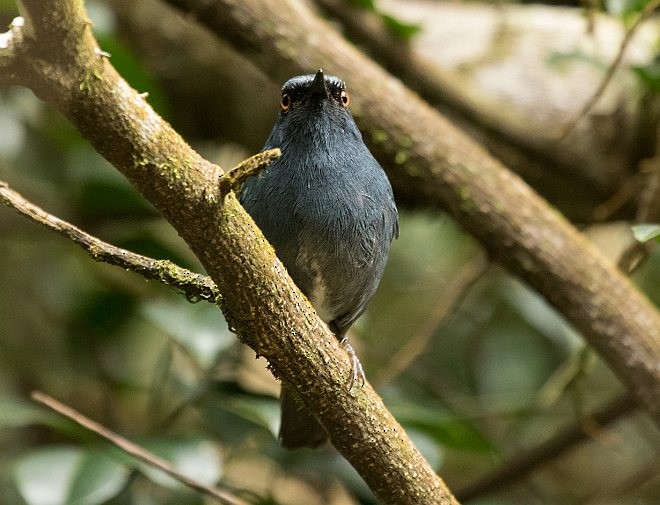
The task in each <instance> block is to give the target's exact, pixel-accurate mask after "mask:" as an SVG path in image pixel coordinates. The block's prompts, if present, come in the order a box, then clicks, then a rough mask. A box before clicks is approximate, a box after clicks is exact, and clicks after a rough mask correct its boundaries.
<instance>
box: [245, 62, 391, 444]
mask: <svg viewBox="0 0 660 505" xmlns="http://www.w3.org/2000/svg"><path fill="white" fill-rule="evenodd" d="M348 106H349V95H348V92H347V91H346V85H345V84H344V81H342V80H340V79H338V78H337V77H332V76H324V75H323V71H322V70H319V71H318V72H317V73H316V75H301V76H297V77H293V78H291V79H289V80H288V81H287V82H286V83H285V84H284V86H283V87H282V98H281V102H280V109H281V110H280V114H279V118H278V119H277V122H276V123H275V126H274V127H273V130H272V131H271V133H270V136H269V137H268V140H267V141H266V145H265V146H264V149H272V148H274V147H279V148H280V149H281V150H282V155H281V156H280V158H278V159H277V160H275V161H274V162H273V163H272V164H271V165H270V166H269V167H268V168H266V169H265V170H264V171H263V172H261V173H260V174H259V175H256V176H254V177H251V178H249V179H248V180H247V181H246V182H245V184H244V185H243V188H242V190H241V194H240V201H241V203H242V204H243V206H244V207H245V210H247V212H248V213H249V214H250V215H251V216H252V218H253V219H254V221H255V222H256V223H257V225H258V226H259V228H260V229H261V230H262V232H263V233H264V235H265V236H266V238H267V239H268V241H269V242H270V243H271V244H272V245H273V247H274V248H275V252H276V254H277V256H278V257H279V259H280V260H281V261H282V263H283V264H284V266H285V267H286V268H287V270H288V272H289V274H290V275H291V278H292V279H293V280H294V282H295V283H296V285H297V286H298V287H299V288H300V290H301V291H302V292H303V293H304V294H305V295H306V296H307V298H308V299H309V301H310V302H311V303H312V305H313V306H314V308H315V309H316V312H317V313H318V315H319V316H320V317H321V319H322V320H323V321H324V322H325V323H326V324H328V326H329V328H330V329H331V330H332V331H333V333H335V335H336V336H337V338H338V339H339V340H340V341H341V342H342V345H343V346H344V348H345V349H346V350H347V352H348V353H349V355H350V357H351V359H352V363H353V377H352V379H351V386H352V384H353V383H354V382H355V381H356V380H357V381H360V380H362V381H364V375H363V372H362V367H361V366H360V362H359V361H358V359H357V357H356V356H355V353H354V352H353V349H352V348H351V346H350V344H348V341H347V340H346V331H347V330H348V328H349V327H350V326H351V325H352V324H353V323H354V322H355V320H356V319H357V318H358V317H359V316H360V315H361V314H362V313H363V312H364V310H365V308H366V306H367V303H368V302H369V300H370V299H371V297H372V296H373V294H374V292H375V291H376V288H377V287H378V283H379V282H380V278H381V276H382V274H383V270H384V268H385V263H386V261H387V255H388V252H389V248H390V243H391V242H392V240H393V239H394V238H395V237H397V236H398V233H399V218H398V213H397V209H396V206H395V203H394V197H393V195H392V187H391V186H390V183H389V181H388V180H387V177H386V176H385V173H384V172H383V169H382V168H381V167H380V165H379V164H378V162H377V161H376V160H375V159H374V157H373V156H372V154H371V153H370V152H369V149H367V147H366V146H365V145H364V142H363V141H362V135H361V134H360V131H359V130H358V128H357V126H356V124H355V121H354V120H353V116H352V115H351V112H350V110H349V108H348ZM280 403H281V407H282V418H281V425H280V433H279V438H280V442H281V444H282V446H284V447H286V448H288V449H295V448H298V447H317V446H319V445H321V444H323V443H324V442H326V441H327V438H328V437H327V434H326V432H325V430H324V429H323V427H322V426H321V425H320V424H319V422H318V421H317V420H316V419H315V418H314V417H313V416H312V414H311V412H309V410H308V409H307V408H306V407H305V406H304V405H303V404H302V401H301V400H300V399H299V397H298V395H297V393H296V391H295V390H294V389H293V388H292V387H291V386H288V385H287V384H286V383H283V384H282V394H281V397H280Z"/></svg>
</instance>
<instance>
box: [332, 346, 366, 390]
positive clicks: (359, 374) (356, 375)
mask: <svg viewBox="0 0 660 505" xmlns="http://www.w3.org/2000/svg"><path fill="white" fill-rule="evenodd" d="M339 344H340V345H341V346H342V347H343V348H344V349H345V350H346V353H347V354H348V357H349V358H350V360H351V381H350V384H349V386H348V390H349V391H350V390H351V389H353V386H354V385H355V383H357V384H358V387H361V388H362V387H364V384H365V383H366V381H367V378H366V377H365V375H364V369H363V368H362V363H360V360H359V359H358V357H357V354H356V353H355V350H354V349H353V346H352V345H351V344H350V343H349V342H348V337H346V336H344V337H343V338H342V339H341V340H340V341H339Z"/></svg>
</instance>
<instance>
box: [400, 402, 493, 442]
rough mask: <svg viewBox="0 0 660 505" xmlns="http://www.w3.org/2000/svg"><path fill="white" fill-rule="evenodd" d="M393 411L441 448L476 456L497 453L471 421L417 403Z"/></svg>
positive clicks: (403, 405) (407, 425)
mask: <svg viewBox="0 0 660 505" xmlns="http://www.w3.org/2000/svg"><path fill="white" fill-rule="evenodd" d="M390 407H391V411H392V413H393V414H394V416H395V417H396V418H397V420H398V421H400V422H401V424H403V425H404V426H406V427H412V428H415V429H416V430H418V431H420V432H422V433H425V434H426V435H428V436H430V437H431V438H432V439H433V440H435V441H436V443H438V444H440V445H443V446H445V447H453V448H456V449H461V450H465V451H475V452H490V451H493V450H494V448H493V446H492V445H491V443H490V442H489V441H488V439H487V438H486V437H484V436H483V435H482V434H481V432H480V431H479V430H477V429H476V428H475V427H474V426H473V425H472V423H470V422H469V421H466V420H461V419H457V418H454V417H450V416H449V415H448V414H447V413H446V412H444V411H442V410H439V409H433V408H430V407H427V406H424V405H420V404H417V403H411V402H400V403H394V404H392V405H390Z"/></svg>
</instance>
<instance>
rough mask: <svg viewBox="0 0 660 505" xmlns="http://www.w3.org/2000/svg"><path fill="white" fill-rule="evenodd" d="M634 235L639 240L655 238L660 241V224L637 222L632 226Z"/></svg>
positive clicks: (646, 240) (645, 240)
mask: <svg viewBox="0 0 660 505" xmlns="http://www.w3.org/2000/svg"><path fill="white" fill-rule="evenodd" d="M632 232H633V235H634V236H635V239H636V240H637V241H639V242H642V243H644V242H648V241H649V240H655V241H656V242H660V224H637V225H635V226H633V227H632Z"/></svg>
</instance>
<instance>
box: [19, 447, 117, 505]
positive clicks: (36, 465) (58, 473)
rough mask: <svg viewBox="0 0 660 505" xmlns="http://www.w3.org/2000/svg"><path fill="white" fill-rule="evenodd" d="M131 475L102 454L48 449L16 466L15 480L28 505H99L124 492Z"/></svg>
mask: <svg viewBox="0 0 660 505" xmlns="http://www.w3.org/2000/svg"><path fill="white" fill-rule="evenodd" d="M128 476H129V472H128V470H127V468H126V467H125V466H124V465H122V464H121V463H119V462H117V461H115V460H113V459H112V458H110V457H108V456H107V455H105V454H104V453H102V452H100V451H91V452H87V451H84V450H83V449H80V448H77V447H66V446H58V447H46V448H42V449H37V450H35V451H32V452H30V453H28V454H27V455H25V456H24V457H22V458H21V459H20V460H18V461H17V462H16V464H15V466H14V480H15V482H16V487H17V488H18V490H19V492H20V494H21V496H22V497H23V499H24V500H25V501H26V502H27V503H28V505H70V504H72V503H75V504H76V505H97V504H101V503H105V502H106V501H108V500H109V499H111V498H113V497H115V496H116V495H117V494H119V492H120V491H121V490H122V489H123V488H124V486H125V485H126V482H127V480H128Z"/></svg>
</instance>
